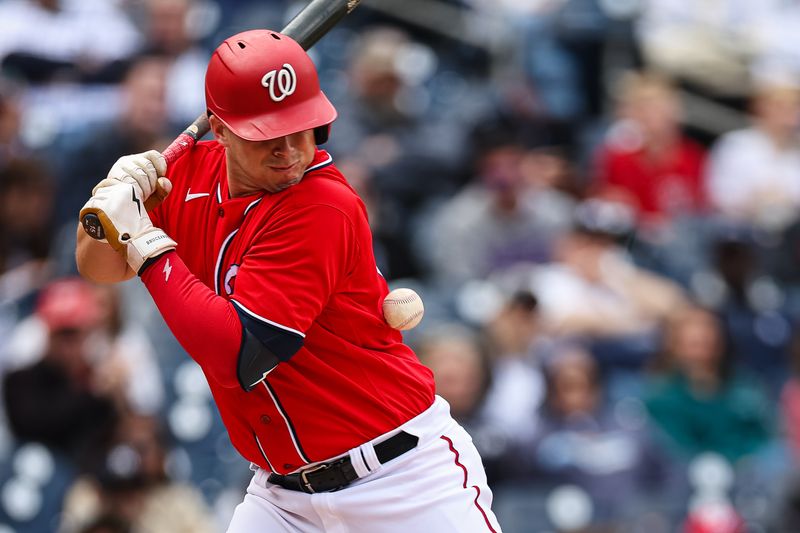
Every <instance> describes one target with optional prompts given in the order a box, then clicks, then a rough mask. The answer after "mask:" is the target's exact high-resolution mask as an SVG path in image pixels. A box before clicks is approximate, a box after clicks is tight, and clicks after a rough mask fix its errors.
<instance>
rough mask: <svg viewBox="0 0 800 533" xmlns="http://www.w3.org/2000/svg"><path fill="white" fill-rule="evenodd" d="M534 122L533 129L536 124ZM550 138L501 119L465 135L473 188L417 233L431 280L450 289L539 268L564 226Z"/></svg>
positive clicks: (560, 174)
mask: <svg viewBox="0 0 800 533" xmlns="http://www.w3.org/2000/svg"><path fill="white" fill-rule="evenodd" d="M539 125H540V124H536V126H539ZM553 142H554V140H553V137H550V136H549V134H548V133H546V132H542V131H537V129H536V127H535V126H534V125H530V127H529V125H526V124H524V123H521V122H520V121H519V120H516V119H515V118H512V117H508V116H500V117H499V118H497V119H496V120H489V121H486V122H484V123H482V124H480V125H479V126H478V127H476V128H475V131H474V132H473V134H472V142H471V145H472V158H473V161H474V164H473V168H472V172H473V182H472V183H470V184H468V185H467V186H466V187H464V188H463V189H462V190H461V191H460V192H459V193H458V194H457V195H456V196H454V197H453V198H451V199H449V200H447V201H446V202H445V203H443V204H442V205H441V207H440V208H439V209H438V211H437V213H436V214H435V216H434V217H433V220H432V221H431V223H430V225H426V227H424V228H421V231H423V232H424V233H422V234H421V235H420V238H421V242H425V243H426V245H425V246H424V247H422V248H424V250H425V251H426V253H427V254H428V255H429V256H430V261H431V268H432V271H433V275H434V279H435V280H436V281H438V282H440V283H445V284H448V285H449V284H452V285H455V286H458V285H460V284H462V283H464V282H466V281H468V280H470V279H476V278H477V279H479V278H484V277H486V276H487V275H489V274H490V273H491V272H492V271H495V270H500V269H503V268H507V267H510V266H512V265H514V264H515V263H519V262H534V263H538V262H544V261H546V260H548V259H549V258H550V253H551V250H550V248H551V245H552V241H553V240H554V239H556V238H557V237H558V236H559V234H561V233H563V232H564V231H565V230H566V229H567V228H568V227H569V225H570V222H571V220H570V219H571V211H572V208H573V206H574V203H575V202H574V199H573V198H572V196H571V195H570V194H568V193H567V192H565V191H564V189H565V188H568V185H569V183H568V182H569V175H570V166H569V163H568V162H567V161H566V159H565V158H564V154H563V153H562V152H560V151H559V150H558V149H557V148H555V146H554V145H553V144H552V143H553Z"/></svg>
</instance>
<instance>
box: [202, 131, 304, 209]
mask: <svg viewBox="0 0 800 533" xmlns="http://www.w3.org/2000/svg"><path fill="white" fill-rule="evenodd" d="M211 118H212V119H213V118H214V117H211ZM221 129H222V130H223V131H221V134H220V132H218V131H217V129H215V133H216V134H217V140H218V141H219V142H220V143H221V144H222V145H223V146H224V147H225V149H226V152H227V156H226V157H227V165H228V186H229V190H230V194H231V196H246V195H248V194H253V193H257V192H260V191H267V192H270V193H276V192H280V191H282V190H284V189H286V188H288V187H291V186H292V185H297V184H298V183H300V180H301V179H303V174H304V173H305V170H306V168H307V167H308V165H309V164H311V160H312V159H313V158H314V152H315V150H316V145H315V144H314V130H305V131H301V132H298V133H293V134H291V135H286V136H285V137H278V138H277V139H270V140H268V141H248V140H245V139H242V138H241V137H238V136H236V135H235V134H234V133H233V132H232V131H230V130H229V129H227V128H225V127H224V125H222V126H221Z"/></svg>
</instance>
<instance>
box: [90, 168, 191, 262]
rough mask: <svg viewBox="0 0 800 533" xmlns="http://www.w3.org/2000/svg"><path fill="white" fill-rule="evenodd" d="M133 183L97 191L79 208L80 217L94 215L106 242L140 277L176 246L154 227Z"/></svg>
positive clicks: (102, 188) (139, 193)
mask: <svg viewBox="0 0 800 533" xmlns="http://www.w3.org/2000/svg"><path fill="white" fill-rule="evenodd" d="M142 198H143V194H142V190H141V189H140V188H139V185H138V184H136V183H132V184H127V183H118V184H116V185H109V186H104V187H101V188H99V189H97V190H96V191H95V193H94V195H93V196H92V197H91V198H90V199H89V201H88V202H86V204H85V205H84V206H83V209H81V213H80V218H81V220H83V217H84V216H86V215H87V214H94V215H96V216H97V218H98V219H99V220H100V223H101V224H102V226H103V230H104V231H105V236H106V239H105V241H106V242H108V244H109V245H111V247H112V248H114V249H115V250H117V251H118V252H120V253H122V254H123V255H125V257H126V259H127V261H128V264H129V265H130V266H131V268H132V269H133V271H134V272H136V273H137V274H139V275H141V274H142V272H143V271H144V269H145V268H146V267H147V265H148V264H150V263H151V262H152V261H153V260H155V259H156V258H157V257H158V256H160V255H162V254H164V253H166V252H168V251H170V250H174V249H175V247H176V246H177V245H178V244H177V243H176V242H175V241H173V240H172V239H171V238H170V237H169V236H168V235H167V234H166V233H164V231H163V230H162V229H160V228H156V227H155V226H153V223H152V222H151V221H150V217H149V216H148V215H147V210H146V209H145V207H144V202H143V201H142Z"/></svg>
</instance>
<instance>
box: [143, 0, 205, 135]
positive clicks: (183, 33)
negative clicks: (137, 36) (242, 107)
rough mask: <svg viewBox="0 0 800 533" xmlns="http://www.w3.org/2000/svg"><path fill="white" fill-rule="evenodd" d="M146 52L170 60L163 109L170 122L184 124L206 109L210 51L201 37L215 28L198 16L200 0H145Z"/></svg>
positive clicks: (182, 125)
mask: <svg viewBox="0 0 800 533" xmlns="http://www.w3.org/2000/svg"><path fill="white" fill-rule="evenodd" d="M143 4H144V5H143V11H144V21H143V26H144V33H145V42H146V45H145V47H144V50H143V53H144V54H145V55H157V56H161V57H163V58H164V59H166V60H168V61H169V68H168V72H167V79H166V84H167V87H166V91H167V93H166V100H167V105H166V108H165V109H164V111H165V112H166V114H167V117H168V119H169V122H170V123H171V124H174V125H177V126H180V127H184V126H185V125H186V124H190V123H191V122H192V121H194V119H195V118H197V115H199V114H200V113H202V112H203V110H204V109H205V107H206V105H205V94H204V93H203V87H204V85H205V75H206V66H207V65H208V58H209V57H210V54H209V52H208V51H207V50H206V49H204V48H203V47H202V46H201V45H200V43H199V38H200V37H201V36H202V35H201V34H200V33H199V32H200V31H202V32H203V33H205V32H208V31H211V30H213V28H203V27H202V22H203V19H200V18H198V17H196V16H195V17H194V20H193V21H192V20H190V16H191V15H193V14H194V15H197V14H199V13H198V10H199V9H200V8H199V6H198V4H199V2H198V1H197V0H145V1H144V2H143Z"/></svg>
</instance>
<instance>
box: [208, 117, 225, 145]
mask: <svg viewBox="0 0 800 533" xmlns="http://www.w3.org/2000/svg"><path fill="white" fill-rule="evenodd" d="M208 124H209V126H210V127H211V133H213V134H214V138H215V139H216V140H217V142H219V143H220V144H221V145H222V146H224V147H226V148H227V147H228V136H229V135H230V130H228V128H227V127H225V124H223V122H222V121H221V120H220V119H219V118H217V117H216V116H215V115H208Z"/></svg>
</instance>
